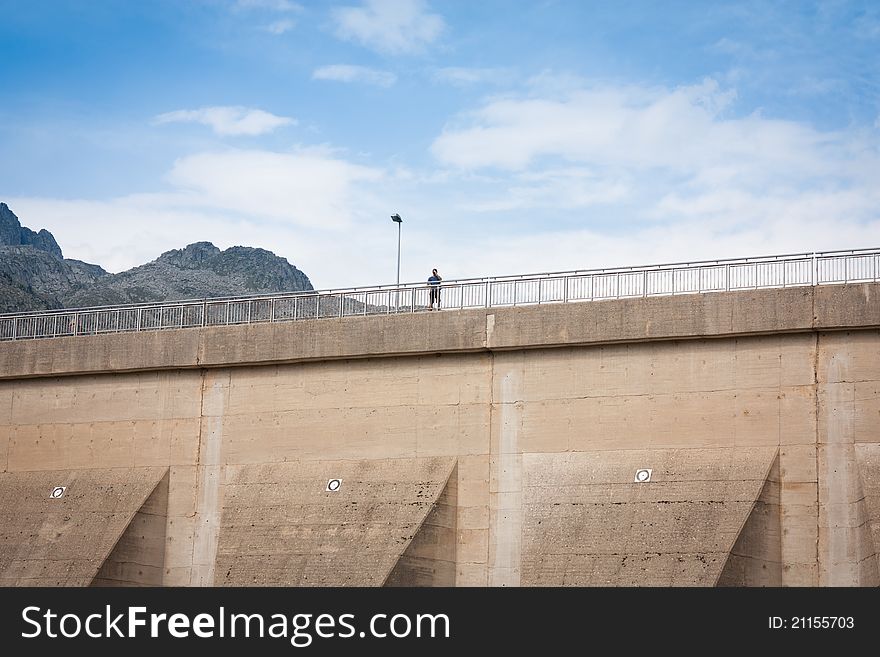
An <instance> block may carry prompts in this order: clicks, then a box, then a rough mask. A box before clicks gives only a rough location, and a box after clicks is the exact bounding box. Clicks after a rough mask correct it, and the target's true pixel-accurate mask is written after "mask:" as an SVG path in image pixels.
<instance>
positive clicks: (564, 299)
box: [562, 276, 569, 303]
mask: <svg viewBox="0 0 880 657" xmlns="http://www.w3.org/2000/svg"><path fill="white" fill-rule="evenodd" d="M568 281H569V278H568V276H566V277H565V278H563V279H562V303H568Z"/></svg>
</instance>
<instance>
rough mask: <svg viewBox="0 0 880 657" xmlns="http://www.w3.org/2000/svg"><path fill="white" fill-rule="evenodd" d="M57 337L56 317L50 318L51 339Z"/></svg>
mask: <svg viewBox="0 0 880 657" xmlns="http://www.w3.org/2000/svg"><path fill="white" fill-rule="evenodd" d="M57 336H58V315H54V316H53V317H52V337H53V338H54V337H57Z"/></svg>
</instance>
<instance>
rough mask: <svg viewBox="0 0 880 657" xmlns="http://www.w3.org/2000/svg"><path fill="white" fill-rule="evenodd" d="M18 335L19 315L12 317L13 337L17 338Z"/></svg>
mask: <svg viewBox="0 0 880 657" xmlns="http://www.w3.org/2000/svg"><path fill="white" fill-rule="evenodd" d="M17 337H18V317H13V318H12V339H13V340H15V339H16V338H17Z"/></svg>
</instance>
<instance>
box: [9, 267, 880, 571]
mask: <svg viewBox="0 0 880 657" xmlns="http://www.w3.org/2000/svg"><path fill="white" fill-rule="evenodd" d="M872 257H873V258H875V262H876V261H877V259H878V256H876V255H874V256H872ZM876 276H877V272H876V270H875V273H874V277H875V278H874V280H872V281H869V282H851V281H841V282H840V284H835V285H825V284H816V281H815V280H813V281H806V284H797V285H791V286H788V285H783V286H772V287H767V288H758V287H757V286H756V287H755V289H732V290H730V291H728V290H720V291H719V290H703V293H694V294H663V295H657V296H653V295H651V294H648V293H647V289H643V292H645V293H644V294H641V295H633V296H632V298H627V297H625V296H624V295H616V297H615V298H608V299H601V297H595V296H594V298H593V300H590V301H586V302H584V303H567V302H566V301H571V300H572V299H570V298H564V299H554V301H559V302H558V303H526V304H523V305H519V304H518V305H510V306H501V305H495V304H492V303H489V301H488V298H487V299H486V303H485V304H483V307H471V305H472V304H469V303H466V302H465V301H464V297H462V300H461V303H459V304H456V303H453V304H452V307H449V306H445V307H444V310H443V311H441V312H405V313H398V312H394V313H391V312H385V313H376V314H371V313H369V312H367V311H366V308H367V307H368V306H367V305H366V303H367V302H364V305H363V307H361V306H358V308H359V309H360V310H363V312H362V313H361V314H359V313H360V310H359V311H358V313H351V314H349V313H346V312H345V302H343V303H342V304H341V305H340V304H338V303H337V304H336V305H332V304H331V305H327V304H325V306H324V307H325V308H326V307H329V308H331V309H332V312H333V313H334V314H338V316H329V317H322V316H321V315H319V314H316V316H315V318H308V319H305V320H304V321H280V320H279V321H275V320H276V319H278V318H277V316H276V315H275V314H274V313H275V312H276V304H275V302H273V305H272V315H271V317H269V318H268V320H267V321H253V322H241V323H233V322H230V323H227V324H224V325H211V324H210V323H209V322H207V321H205V319H204V318H205V317H206V316H207V313H205V314H203V315H202V320H201V321H200V322H199V323H198V325H190V324H188V323H186V322H184V321H183V317H184V314H183V311H181V314H180V318H181V319H180V324H179V326H169V327H160V328H163V330H131V331H123V330H118V331H115V330H107V331H100V330H91V331H80V330H79V329H78V328H77V327H78V326H79V324H77V325H76V326H75V327H74V328H73V329H71V331H70V334H64V333H63V331H60V330H59V329H58V326H59V325H62V326H64V327H67V326H68V325H67V324H66V323H65V322H63V321H62V322H59V321H58V316H57V315H56V316H54V318H53V319H52V325H53V327H54V329H53V331H54V332H53V334H52V336H49V339H38V338H39V336H37V335H36V334H33V335H32V336H30V337H32V338H33V339H29V338H28V339H21V338H22V333H21V331H23V330H24V329H23V327H25V325H26V324H27V322H25V321H24V318H13V320H14V321H13V326H12V329H10V331H13V333H7V335H6V337H7V338H8V337H10V336H11V337H13V338H16V339H6V340H3V341H0V514H2V522H0V585H3V586H32V585H35V586H90V585H91V586H138V585H148V586H493V587H495V586H673V587H675V586H878V585H880V557H878V555H880V283H878V282H876V281H877V280H878V279H877V278H876ZM643 280H644V281H648V277H647V274H645V276H644V277H643ZM618 284H619V281H618ZM475 285H476V284H475ZM541 285H543V284H541ZM701 285H703V283H701ZM514 287H516V285H514ZM728 287H729V286H728ZM475 289H476V287H475ZM486 289H489V286H488V284H487V286H486ZM572 289H574V288H570V287H569V284H568V283H566V290H565V294H568V293H569V292H570V290H572ZM397 292H400V290H397ZM404 293H406V291H404ZM443 293H444V295H446V297H444V303H445V302H446V301H447V300H450V301H455V299H457V297H455V295H454V293H453V289H447V287H446V286H445V285H444V291H443ZM365 298H366V297H365ZM419 298H420V297H418V296H417V293H416V292H415V291H411V294H410V296H409V297H406V299H407V300H406V304H409V305H411V306H412V309H413V310H417V309H418V308H417V306H418V303H417V301H418V299H419ZM539 301H540V299H539ZM456 305H457V306H458V307H456ZM252 307H253V304H251V303H249V304H248V312H249V313H250V312H251V310H252ZM369 307H376V306H375V305H373V306H369ZM205 310H207V304H205ZM59 312H60V311H59ZM67 312H68V314H69V313H70V312H71V311H67ZM115 312H116V320H115V321H116V322H117V327H118V326H119V322H120V319H119V317H120V312H122V311H120V310H119V309H116V311H115ZM228 314H229V310H228V309H227V315H228ZM137 315H138V323H139V324H138V327H137V328H142V327H141V325H140V322H142V321H144V317H145V316H146V315H145V314H144V313H141V312H140V311H139V312H138V313H137ZM249 316H250V315H249ZM175 317H176V315H175ZM318 317H322V318H318ZM32 319H33V318H31V319H29V320H28V321H30V322H31V323H30V324H27V325H28V326H35V325H36V324H34V323H33V321H32ZM44 319H45V318H41V319H40V321H42V322H43V324H45V321H43V320H44ZM19 320H21V321H19ZM77 321H79V319H77ZM174 321H178V320H177V319H175V320H174ZM93 328H94V327H93ZM81 333H86V334H81Z"/></svg>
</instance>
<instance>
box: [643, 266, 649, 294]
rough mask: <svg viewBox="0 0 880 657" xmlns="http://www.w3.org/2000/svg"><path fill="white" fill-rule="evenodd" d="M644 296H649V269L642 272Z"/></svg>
mask: <svg viewBox="0 0 880 657" xmlns="http://www.w3.org/2000/svg"><path fill="white" fill-rule="evenodd" d="M642 296H643V297H647V296H648V270H647V269H646V270H645V271H643V272H642Z"/></svg>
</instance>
